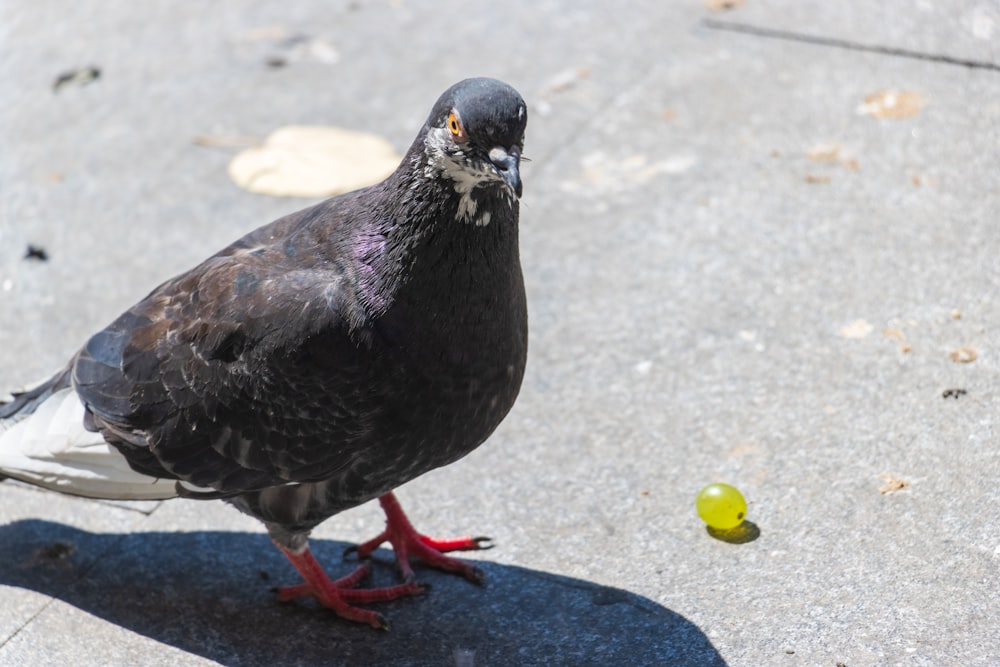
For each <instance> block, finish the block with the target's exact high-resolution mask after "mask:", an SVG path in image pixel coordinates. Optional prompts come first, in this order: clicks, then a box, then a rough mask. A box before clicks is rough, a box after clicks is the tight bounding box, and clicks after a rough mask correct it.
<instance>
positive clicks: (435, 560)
mask: <svg viewBox="0 0 1000 667" xmlns="http://www.w3.org/2000/svg"><path fill="white" fill-rule="evenodd" d="M378 501H379V503H380V504H381V505H382V510H383V511H384V512H385V530H383V531H382V532H381V533H379V534H378V535H377V536H376V537H375V538H373V539H371V540H368V541H367V542H365V543H364V544H360V545H358V546H357V547H354V548H352V549H349V550H348V552H350V551H356V552H357V554H358V557H359V558H367V557H368V556H370V555H371V554H372V552H373V551H375V549H377V548H378V546H379V545H380V544H382V543H383V542H389V543H390V544H391V545H392V549H393V551H395V552H396V563H397V564H398V565H399V570H400V573H401V574H402V575H403V581H406V582H412V581H414V579H415V578H416V576H415V575H414V574H413V568H412V567H410V561H409V558H410V556H413V557H415V558H419V559H420V560H422V561H424V563H425V564H427V565H428V566H430V567H434V568H437V569H439V570H444V571H445V572H455V573H457V574H461V575H462V576H464V577H465V578H466V579H468V580H469V581H474V582H476V583H480V582H482V580H483V571H482V570H480V569H479V568H478V567H476V566H474V565H472V564H471V563H466V562H465V561H463V560H459V559H458V558H449V557H448V556H445V555H444V553H443V552H445V551H471V550H474V549H488V548H489V545H488V544H485V543H488V542H489V539H490V538H488V537H458V538H447V539H439V538H433V537H427V536H426V535H421V534H420V533H418V532H417V531H416V529H414V527H413V524H411V523H410V520H409V519H408V518H407V517H406V514H405V513H404V512H403V508H402V507H400V506H399V501H398V500H396V496H394V495H393V494H392V493H387V494H385V495H384V496H382V497H380V498H379V499H378Z"/></svg>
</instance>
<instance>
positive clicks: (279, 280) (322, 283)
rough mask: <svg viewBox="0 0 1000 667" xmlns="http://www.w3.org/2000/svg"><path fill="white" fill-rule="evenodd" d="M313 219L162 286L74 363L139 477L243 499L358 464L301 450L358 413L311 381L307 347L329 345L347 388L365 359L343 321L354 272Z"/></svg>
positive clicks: (333, 376)
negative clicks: (323, 243) (336, 418)
mask: <svg viewBox="0 0 1000 667" xmlns="http://www.w3.org/2000/svg"><path fill="white" fill-rule="evenodd" d="M327 214H328V215H329V212H328V213H327ZM315 215H317V211H310V210H308V209H307V211H306V212H303V214H299V215H296V216H294V217H293V218H288V219H283V220H280V221H278V222H276V223H272V225H269V226H267V227H264V228H261V229H260V230H258V231H257V232H255V233H253V234H251V235H249V236H247V237H246V238H244V239H242V240H241V241H240V242H238V243H236V244H234V245H233V246H231V247H230V248H227V249H226V250H225V251H223V252H222V253H220V254H218V255H216V256H214V257H212V258H210V259H209V260H207V261H206V262H204V263H203V264H201V265H200V266H198V267H196V268H195V269H193V270H191V271H189V272H188V273H185V274H182V275H180V276H178V277H177V278H175V279H173V280H170V281H168V282H166V283H164V284H163V285H161V286H160V287H158V288H157V289H156V290H154V291H153V292H152V293H151V294H150V295H149V296H147V297H146V298H145V299H143V300H142V301H140V302H139V303H138V304H136V305H135V306H133V307H132V308H130V309H129V310H128V311H126V312H125V313H124V314H122V315H121V316H120V317H119V318H118V319H117V320H115V321H114V322H113V323H111V324H110V325H109V326H108V327H107V328H105V329H104V330H103V331H101V332H99V333H97V334H96V335H95V336H93V337H92V338H91V339H90V340H89V341H88V343H87V344H86V345H85V347H84V348H83V349H82V350H81V351H80V353H79V354H78V355H77V357H76V359H75V360H74V364H73V369H72V370H73V383H74V386H75V388H76V390H77V393H78V394H79V395H80V397H81V399H82V400H83V402H84V404H85V406H86V408H87V420H88V427H89V428H92V429H95V430H99V431H100V432H101V433H102V434H103V435H104V436H105V438H106V439H107V440H109V441H110V442H111V443H112V444H114V445H116V446H117V447H118V449H119V451H121V452H122V453H123V454H124V455H125V456H126V458H128V460H129V462H130V464H131V465H132V467H133V468H135V469H136V470H139V471H140V472H144V473H147V474H150V475H153V476H156V477H168V478H177V479H181V480H185V481H187V482H190V483H192V484H194V485H197V486H200V487H211V488H214V489H216V490H217V491H220V492H222V493H239V492H242V491H247V490H251V489H255V488H261V487H264V486H269V485H272V484H281V483H286V482H289V481H303V480H306V479H319V478H323V477H325V476H328V475H330V474H334V473H335V472H336V471H337V470H338V469H340V468H342V467H344V466H347V465H349V463H350V462H349V460H347V459H348V458H349V457H348V453H347V452H345V451H343V450H341V449H338V446H337V443H336V442H332V443H327V444H326V446H304V444H309V445H315V444H316V443H318V442H320V440H321V439H324V440H325V439H329V438H323V436H324V435H329V433H325V434H323V433H320V432H319V430H316V431H315V432H312V431H310V428H309V427H308V425H309V424H323V423H326V424H329V423H330V419H329V412H330V411H331V410H332V411H334V412H337V411H338V410H339V412H340V413H341V414H345V415H347V416H348V417H349V416H350V409H351V406H350V405H349V404H347V403H349V397H348V398H345V399H343V400H342V399H341V398H340V397H338V389H339V386H340V385H341V384H342V383H343V382H344V380H339V379H338V374H337V373H336V372H333V373H328V374H327V377H325V378H324V384H323V386H322V387H319V388H318V387H316V386H314V385H315V381H313V384H310V383H309V382H308V381H305V380H302V378H303V377H305V378H309V377H310V376H309V374H308V372H305V371H304V370H303V364H308V361H309V360H308V359H307V358H305V356H304V355H303V349H304V348H307V347H308V343H309V341H311V340H313V339H315V338H316V337H321V338H322V339H323V341H324V342H325V348H324V354H325V355H326V359H325V365H326V366H327V367H328V368H329V367H330V366H331V365H332V366H334V367H335V366H336V365H337V364H338V363H341V362H342V365H343V366H344V368H343V370H344V375H345V378H347V381H349V380H351V379H356V378H355V377H354V376H355V374H356V373H357V371H356V369H353V366H356V365H357V364H358V363H359V360H358V354H357V350H358V349H359V346H360V347H362V348H363V347H364V345H363V343H359V338H360V337H363V332H359V331H358V330H357V327H352V326H351V325H349V324H348V320H349V319H350V317H349V315H345V309H346V310H350V304H351V303H353V295H352V294H350V293H349V290H348V289H347V288H346V287H345V285H347V284H350V283H351V281H350V279H349V278H350V276H349V274H350V271H351V269H350V268H347V267H346V265H345V262H342V261H340V260H339V259H338V258H336V257H330V256H329V254H324V255H320V254H318V253H317V250H316V248H317V247H318V246H319V243H320V239H317V238H315V236H316V234H317V233H320V232H317V229H316V228H314V226H311V225H309V224H308V223H309V220H308V218H310V217H311V216H315ZM306 356H307V355H306ZM320 389H321V390H322V393H323V394H324V395H323V396H322V397H317V396H315V395H314V394H316V393H319V390H320ZM320 409H322V410H326V412H323V413H322V414H319V413H316V414H314V412H315V411H316V410H320ZM311 417H312V418H313V419H310V418H311ZM304 424H305V425H306V426H303V425H304ZM327 431H329V429H327Z"/></svg>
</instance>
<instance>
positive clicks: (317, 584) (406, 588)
mask: <svg viewBox="0 0 1000 667" xmlns="http://www.w3.org/2000/svg"><path fill="white" fill-rule="evenodd" d="M275 544H277V542H276V543H275ZM278 548H279V549H280V550H281V553H283V554H285V556H287V557H288V560H290V561H291V562H292V565H294V566H295V569H296V570H298V571H299V574H301V575H302V578H303V579H305V580H306V581H305V583H304V584H299V585H297V586H286V587H284V588H279V589H278V599H279V600H281V601H282V602H288V601H289V600H294V599H295V598H299V597H303V596H307V595H308V596H312V597H314V598H316V600H317V601H318V602H319V603H320V604H321V605H323V606H324V607H327V608H328V609H332V610H333V611H334V612H336V614H337V616H340V617H341V618H346V619H349V620H351V621H357V622H359V623H367V624H368V625H370V626H372V627H373V628H382V629H383V630H388V629H389V626H388V624H387V623H386V622H385V619H384V618H383V617H382V615H381V614H378V613H376V612H374V611H369V610H368V609H361V608H360V607H355V606H353V605H354V604H356V603H365V602H384V601H386V600H395V599H396V598H400V597H404V596H407V595H416V594H418V593H421V592H422V591H423V590H424V587H423V586H421V585H419V584H415V583H412V582H408V583H405V584H402V585H400V586H390V587H388V588H371V589H362V590H357V589H355V588H354V587H355V586H357V585H358V583H359V582H360V581H361V580H362V579H364V578H365V577H366V576H368V572H369V570H370V567H369V565H368V564H367V563H362V564H361V565H359V566H358V567H357V569H356V570H354V572H352V573H351V574H349V575H347V576H346V577H342V578H340V579H337V580H336V581H331V580H330V578H329V577H328V576H327V574H326V572H324V571H323V567H322V566H321V565H320V564H319V562H317V560H316V558H315V556H313V555H312V551H310V550H309V547H308V546H307V547H306V548H305V550H304V551H302V552H301V553H295V552H294V551H290V550H289V549H286V548H285V547H283V546H281V545H280V544H278Z"/></svg>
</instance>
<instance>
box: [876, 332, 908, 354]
mask: <svg viewBox="0 0 1000 667" xmlns="http://www.w3.org/2000/svg"><path fill="white" fill-rule="evenodd" d="M882 335H883V336H884V337H885V338H891V339H893V340H895V341H896V342H898V343H899V351H900V352H902V353H903V354H906V353H908V352H909V351H910V350H912V349H913V348H912V347H911V346H910V344H909V343H908V342H907V340H906V335H905V334H904V333H903V332H902V331H900V330H899V329H883V330H882Z"/></svg>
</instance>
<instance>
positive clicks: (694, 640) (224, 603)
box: [0, 520, 725, 667]
mask: <svg viewBox="0 0 1000 667" xmlns="http://www.w3.org/2000/svg"><path fill="white" fill-rule="evenodd" d="M346 546H348V545H346V544H343V543H338V542H330V541H326V540H315V541H314V542H313V551H314V552H315V553H316V555H317V557H318V558H319V559H320V561H321V562H323V563H325V564H326V565H327V566H328V569H329V571H330V573H331V575H332V576H339V575H340V574H343V573H346V572H347V571H349V569H350V567H351V566H349V565H347V564H344V563H341V553H342V552H343V550H344V548H345V547H346ZM477 564H478V565H479V566H480V567H481V568H482V569H483V570H484V571H485V573H486V577H487V584H486V585H485V586H476V585H473V584H471V583H469V582H467V581H465V580H463V579H460V578H458V577H454V576H451V575H445V574H442V573H439V572H436V571H429V570H426V569H418V570H417V574H418V577H419V578H420V579H421V580H422V581H424V582H427V583H430V584H432V586H433V590H431V591H429V592H428V593H426V594H424V595H421V596H418V597H414V598H407V599H401V600H397V601H393V602H389V603H383V604H380V605H378V606H377V608H378V610H379V611H380V612H382V613H383V615H384V616H385V617H386V618H387V619H388V621H389V623H390V625H391V628H392V629H391V631H390V632H381V631H377V630H374V629H372V628H369V627H367V626H360V625H358V624H354V623H348V622H346V621H343V620H340V619H338V618H336V617H335V616H334V615H333V614H332V613H330V612H328V611H326V610H323V609H320V608H318V607H316V606H315V605H313V604H311V603H308V602H306V603H302V602H295V603H287V604H282V603H279V602H277V601H276V599H275V596H274V593H273V592H272V590H271V589H272V588H273V587H274V586H275V585H279V584H288V583H298V579H297V576H298V575H297V574H296V573H295V572H294V570H292V568H291V566H290V565H289V564H288V563H287V562H286V561H285V560H284V558H283V557H282V556H281V555H280V554H279V553H278V552H277V550H275V549H274V548H273V546H271V544H270V541H269V540H268V539H267V537H266V536H265V535H263V534H251V533H228V532H219V531H201V532H189V533H168V532H140V533H133V534H102V533H89V532H86V531H82V530H78V529H76V528H73V527H70V526H66V525H63V524H59V523H54V522H49V521H38V520H25V521H17V522H14V523H12V524H9V525H5V526H0V584H5V585H8V586H16V587H20V588H25V589H30V590H34V591H37V592H39V593H42V594H44V595H48V596H52V597H55V598H57V599H59V600H62V601H64V602H66V603H68V604H70V605H73V606H75V607H77V608H79V609H82V610H84V611H86V612H87V613H89V614H92V615H94V616H97V617H99V618H102V619H104V620H106V621H108V622H110V623H114V624H116V625H119V626H121V627H123V628H127V629H129V630H131V631H133V632H136V633H139V634H141V635H145V636H147V637H150V638H152V639H154V640H156V641H159V642H162V643H164V644H169V645H171V646H174V647H177V648H179V649H182V650H184V651H188V652H190V653H193V654H196V655H200V656H203V657H205V658H208V659H210V660H214V661H217V662H219V663H222V664H225V665H276V664H278V665H280V664H293V663H294V664H302V665H313V664H315V665H319V664H322V665H424V664H426V665H456V664H457V665H465V664H467V665H475V666H476V667H481V666H484V665H512V664H518V665H533V664H539V665H543V664H544V665H562V664H565V665H598V664H599V665H607V664H629V665H692V666H693V665H698V666H699V667H703V666H705V665H709V666H711V665H724V664H725V663H724V662H723V660H722V658H721V657H720V656H719V654H718V653H717V652H716V650H715V648H714V647H713V646H712V644H711V642H710V641H709V640H708V638H707V637H705V635H704V634H703V633H702V632H701V630H699V629H698V628H697V626H695V625H694V624H692V623H691V622H690V621H688V620H687V619H685V618H684V617H683V616H681V615H679V614H677V613H675V612H672V611H670V610H669V609H666V608H665V607H662V606H661V605H659V604H657V603H656V602H653V601H652V600H649V599H647V598H644V597H641V596H639V595H635V594H633V593H629V592H628V591H624V590H621V589H617V588H611V587H607V586H600V585H596V584H593V583H590V582H587V581H582V580H579V579H572V578H570V577H564V576H559V575H553V574H548V573H545V572H540V571H536V570H529V569H525V568H520V567H513V566H507V565H498V564H492V563H489V562H482V561H481V562H479V563H477ZM394 582H395V573H394V572H393V571H392V570H391V569H390V568H388V567H384V566H381V565H377V564H376V567H375V574H374V575H373V579H372V580H370V581H368V582H366V585H369V586H372V585H374V586H380V585H391V584H392V583H394ZM66 639H67V641H72V640H71V638H69V637H67V638H66Z"/></svg>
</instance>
